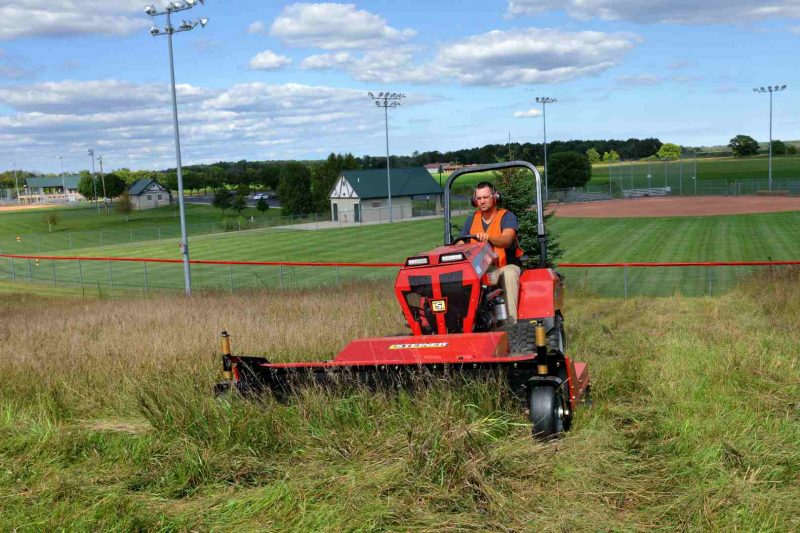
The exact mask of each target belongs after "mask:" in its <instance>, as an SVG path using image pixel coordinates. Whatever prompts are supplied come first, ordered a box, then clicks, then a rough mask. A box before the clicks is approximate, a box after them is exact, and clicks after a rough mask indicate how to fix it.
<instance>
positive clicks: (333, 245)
mask: <svg viewBox="0 0 800 533" xmlns="http://www.w3.org/2000/svg"><path fill="white" fill-rule="evenodd" d="M798 227H800V212H793V213H767V214H756V215H735V216H719V217H685V218H681V217H674V218H652V219H573V218H564V219H559V218H555V219H554V222H553V224H552V229H553V230H554V231H555V232H556V233H557V234H558V235H559V238H560V240H561V243H562V246H563V248H564V249H565V254H564V256H563V257H562V258H561V262H570V263H584V262H587V263H609V262H690V261H691V262H696V261H751V260H752V261H755V260H793V259H798V258H800V241H799V240H798V239H796V233H797V228H798ZM442 233H443V230H442V222H441V220H436V219H434V220H422V221H413V222H400V223H395V224H391V225H389V224H384V225H375V226H363V227H354V228H342V229H330V230H319V231H298V230H295V231H289V230H274V229H272V230H254V231H251V232H236V233H228V234H215V235H201V236H198V237H195V238H193V239H191V241H190V245H191V250H190V251H191V257H192V259H210V260H228V261H314V262H401V261H403V260H404V259H405V258H406V257H408V256H410V255H413V254H415V253H418V252H421V251H425V250H428V249H431V248H433V247H435V246H438V245H439V244H441V242H442ZM72 255H82V256H93V257H106V256H111V257H159V258H169V259H180V257H181V255H180V250H179V248H178V241H177V240H176V239H168V240H165V241H162V242H149V243H147V244H142V243H135V244H132V245H130V244H129V245H115V246H109V247H104V248H103V249H99V248H94V249H91V248H90V249H81V250H77V251H73V252H72ZM80 268H81V270H80V271H79V270H78V265H77V264H76V263H75V262H57V261H56V262H52V263H51V262H49V261H42V262H40V264H39V265H38V266H37V265H35V263H31V265H30V266H29V265H28V262H26V261H24V260H17V261H16V262H15V263H14V265H13V272H12V265H11V262H10V261H9V260H8V259H3V260H2V261H0V272H2V275H3V276H4V279H8V278H9V277H14V278H17V279H22V280H27V279H29V278H33V279H34V280H36V279H39V280H40V281H41V282H43V283H52V279H53V277H55V278H56V284H59V283H60V282H61V280H64V281H68V280H69V281H71V282H72V283H73V284H78V283H79V281H80V279H81V277H82V278H83V281H84V284H85V285H86V284H91V285H92V286H93V290H95V291H96V292H102V290H104V289H108V288H111V286H112V285H113V286H114V288H120V287H135V288H143V287H144V286H145V284H146V285H147V287H148V288H150V289H153V288H156V287H164V288H169V287H171V288H180V287H182V286H183V274H182V269H181V268H180V265H173V264H166V265H164V264H161V265H154V264H151V265H149V266H148V267H147V272H145V266H144V264H142V263H112V264H109V263H107V262H82V265H81V267H80ZM752 271H753V269H752V268H745V267H726V268H715V269H707V268H699V267H698V268H688V267H687V268H681V269H676V268H672V269H668V268H660V269H644V268H631V269H629V272H628V273H627V275H628V289H629V291H630V292H631V294H672V293H674V292H685V293H687V294H701V293H707V292H716V291H720V290H723V289H726V288H727V287H729V286H730V285H732V284H733V283H735V282H736V281H737V280H739V279H740V278H741V277H742V276H745V275H748V274H750V273H751V272H752ZM192 272H193V283H194V284H195V286H197V287H199V288H202V287H207V288H217V289H222V290H230V289H231V288H234V289H236V288H243V287H279V286H283V287H292V286H306V285H317V284H320V283H337V282H341V281H344V280H348V279H368V278H381V279H388V278H391V277H393V276H394V272H395V270H394V269H391V268H386V269H361V268H352V267H350V268H344V267H342V268H339V269H334V268H324V269H320V268H314V267H283V268H279V267H250V266H232V267H227V266H210V265H196V266H194V267H193V269H192ZM563 272H564V274H565V275H566V276H567V279H568V282H569V284H570V286H571V287H573V288H586V289H588V290H592V291H595V292H598V293H600V294H607V295H622V294H623V288H624V281H625V280H624V275H625V273H624V272H623V271H622V270H621V269H611V268H609V269H592V270H588V269H586V270H583V269H582V270H581V271H577V270H574V269H566V268H565V269H563Z"/></svg>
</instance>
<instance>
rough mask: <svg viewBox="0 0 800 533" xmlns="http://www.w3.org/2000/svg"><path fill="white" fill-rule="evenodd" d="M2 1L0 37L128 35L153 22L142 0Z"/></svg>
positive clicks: (0, 8) (0, 7) (0, 6)
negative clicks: (113, 0) (147, 14)
mask: <svg viewBox="0 0 800 533" xmlns="http://www.w3.org/2000/svg"><path fill="white" fill-rule="evenodd" d="M3 4H4V5H0V20H2V23H1V24H0V39H16V38H19V37H33V36H36V37H43V36H44V37H63V36H76V35H90V34H104V35H128V34H131V33H133V32H136V31H139V30H141V29H144V28H147V27H148V26H149V24H150V22H149V21H148V20H147V19H148V17H147V16H146V15H145V14H144V12H143V11H142V8H143V5H144V4H143V3H142V2H141V1H140V0H119V1H115V2H107V1H100V0H84V1H81V2H77V1H75V0H52V1H51V0H16V1H15V2H13V3H5V2H4V3H3Z"/></svg>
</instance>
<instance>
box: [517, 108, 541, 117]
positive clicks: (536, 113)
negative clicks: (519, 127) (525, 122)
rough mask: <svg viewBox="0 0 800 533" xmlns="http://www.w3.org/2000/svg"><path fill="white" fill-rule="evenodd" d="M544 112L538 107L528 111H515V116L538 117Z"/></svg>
mask: <svg viewBox="0 0 800 533" xmlns="http://www.w3.org/2000/svg"><path fill="white" fill-rule="evenodd" d="M541 115H542V112H541V111H539V110H538V109H528V110H527V111H515V112H514V118H536V117H538V116H541Z"/></svg>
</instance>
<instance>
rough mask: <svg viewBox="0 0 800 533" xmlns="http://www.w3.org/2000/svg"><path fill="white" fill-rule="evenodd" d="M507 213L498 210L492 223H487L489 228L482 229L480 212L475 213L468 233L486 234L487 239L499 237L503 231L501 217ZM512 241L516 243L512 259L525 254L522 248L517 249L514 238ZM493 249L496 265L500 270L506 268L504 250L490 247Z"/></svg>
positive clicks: (517, 243)
mask: <svg viewBox="0 0 800 533" xmlns="http://www.w3.org/2000/svg"><path fill="white" fill-rule="evenodd" d="M507 212H508V210H507V209H498V210H497V214H496V215H495V216H494V218H493V219H492V221H491V222H490V223H489V227H488V228H486V229H483V220H482V219H481V212H480V210H478V211H475V214H474V215H472V226H471V227H470V230H469V232H470V233H471V234H473V235H475V234H476V233H488V234H489V237H499V236H500V235H502V234H503V230H502V228H501V227H500V222H501V221H502V220H503V216H504V215H505V214H506V213H507ZM514 240H515V241H516V245H517V250H516V253H515V254H514V257H522V256H523V255H524V254H525V252H523V251H522V248H520V247H519V240H517V238H516V237H515V238H514ZM492 248H494V251H495V253H496V254H497V264H498V266H499V267H500V268H502V267H504V266H506V265H507V264H508V259H507V258H506V249H505V248H499V247H497V246H494V245H492Z"/></svg>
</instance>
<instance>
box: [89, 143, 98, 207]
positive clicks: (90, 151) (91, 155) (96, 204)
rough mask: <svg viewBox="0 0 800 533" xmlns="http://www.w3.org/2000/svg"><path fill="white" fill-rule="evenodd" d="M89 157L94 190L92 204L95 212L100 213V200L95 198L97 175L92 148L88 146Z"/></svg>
mask: <svg viewBox="0 0 800 533" xmlns="http://www.w3.org/2000/svg"><path fill="white" fill-rule="evenodd" d="M89 159H91V160H92V189H93V190H94V205H95V207H97V214H98V215H99V214H100V202H99V201H98V199H97V176H96V175H95V173H94V149H93V148H89Z"/></svg>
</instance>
